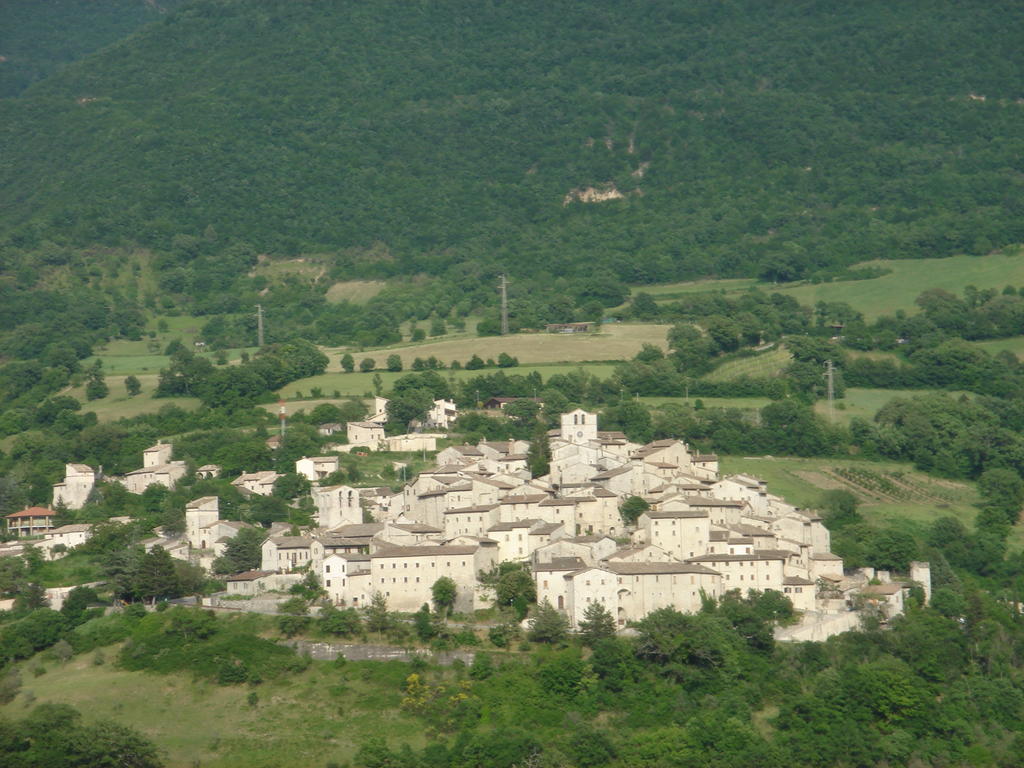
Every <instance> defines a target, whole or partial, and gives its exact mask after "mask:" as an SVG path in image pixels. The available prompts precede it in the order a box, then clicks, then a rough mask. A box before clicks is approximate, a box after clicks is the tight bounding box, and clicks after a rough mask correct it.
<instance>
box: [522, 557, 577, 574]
mask: <svg viewBox="0 0 1024 768" xmlns="http://www.w3.org/2000/svg"><path fill="white" fill-rule="evenodd" d="M586 567H587V564H586V563H585V562H583V560H581V559H580V558H578V557H553V558H551V561H550V562H547V563H537V564H536V565H535V566H534V568H533V570H534V571H578V570H579V569H580V568H586Z"/></svg>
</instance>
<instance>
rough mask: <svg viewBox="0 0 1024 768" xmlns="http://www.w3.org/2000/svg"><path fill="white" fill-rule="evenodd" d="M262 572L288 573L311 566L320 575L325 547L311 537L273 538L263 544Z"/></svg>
mask: <svg viewBox="0 0 1024 768" xmlns="http://www.w3.org/2000/svg"><path fill="white" fill-rule="evenodd" d="M262 554H263V560H262V564H261V566H260V570H263V571H274V572H276V573H287V572H288V571H294V570H297V569H299V568H302V567H303V566H309V567H310V568H311V569H312V570H313V572H314V573H319V571H320V563H321V562H322V561H323V555H324V547H323V545H322V544H321V543H320V542H319V541H317V540H316V539H313V538H311V537H309V536H271V537H269V538H268V539H267V540H266V541H264V542H263V550H262Z"/></svg>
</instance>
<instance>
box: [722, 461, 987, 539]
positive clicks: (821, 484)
mask: <svg viewBox="0 0 1024 768" xmlns="http://www.w3.org/2000/svg"><path fill="white" fill-rule="evenodd" d="M721 469H722V473H723V474H734V473H737V472H742V473H745V474H750V475H754V476H756V477H760V478H762V479H763V480H766V481H767V482H768V489H769V491H771V492H772V493H776V494H778V495H780V496H782V497H784V498H785V499H786V500H787V501H789V502H791V503H793V504H796V505H797V506H801V507H810V508H812V509H813V508H814V507H815V506H817V504H818V503H819V501H820V499H821V495H822V493H824V492H825V491H827V490H832V489H844V490H848V491H851V492H852V493H853V494H854V495H856V496H857V497H858V499H859V500H860V502H861V506H860V512H861V514H862V515H863V516H864V518H865V519H866V520H867V521H869V522H874V523H890V522H897V521H907V522H909V523H910V524H911V525H912V526H914V527H917V528H920V527H921V526H923V525H926V524H928V523H930V522H932V521H933V520H936V519H938V518H940V517H947V516H953V517H956V518H958V519H959V520H961V521H962V522H963V523H964V525H967V526H968V527H969V526H970V525H972V524H973V521H974V517H975V514H976V512H977V510H976V509H975V508H974V507H973V506H972V505H973V504H974V502H975V501H977V493H976V491H975V489H974V486H973V485H972V484H970V483H966V482H958V481H953V480H942V479H939V478H935V477H932V476H929V475H925V474H924V473H921V472H917V471H916V470H914V468H913V467H912V466H910V465H909V464H899V463H896V462H874V461H857V460H855V459H841V458H832V459H829V458H814V459H802V458H789V457H773V456H764V457H757V458H753V457H739V456H723V457H722V459H721Z"/></svg>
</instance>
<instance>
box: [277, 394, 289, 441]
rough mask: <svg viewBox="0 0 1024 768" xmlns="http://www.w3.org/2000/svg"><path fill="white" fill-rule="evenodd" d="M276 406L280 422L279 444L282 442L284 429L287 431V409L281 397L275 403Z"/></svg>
mask: <svg viewBox="0 0 1024 768" xmlns="http://www.w3.org/2000/svg"><path fill="white" fill-rule="evenodd" d="M277 405H278V410H277V413H278V419H280V422H281V442H282V443H283V442H284V432H285V429H287V427H288V409H287V408H285V407H284V398H283V397H282V398H281V399H280V400H278V401H277Z"/></svg>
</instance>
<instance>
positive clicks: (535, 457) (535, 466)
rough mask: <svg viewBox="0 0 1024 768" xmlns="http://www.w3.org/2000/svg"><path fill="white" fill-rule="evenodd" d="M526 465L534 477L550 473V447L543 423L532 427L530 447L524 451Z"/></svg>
mask: <svg viewBox="0 0 1024 768" xmlns="http://www.w3.org/2000/svg"><path fill="white" fill-rule="evenodd" d="M526 465H527V467H528V468H529V470H530V474H531V475H533V476H534V477H543V476H544V475H546V474H548V472H550V471H551V445H550V443H549V442H548V432H547V429H545V425H544V424H543V423H538V424H537V426H536V427H534V430H533V435H532V436H531V437H530V447H529V449H528V450H527V451H526Z"/></svg>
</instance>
